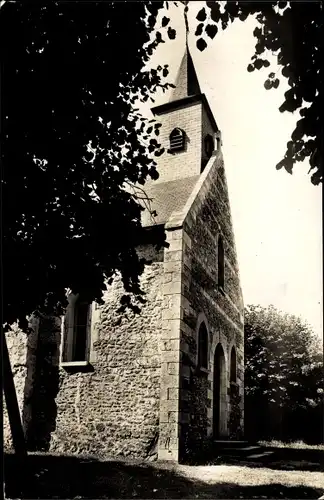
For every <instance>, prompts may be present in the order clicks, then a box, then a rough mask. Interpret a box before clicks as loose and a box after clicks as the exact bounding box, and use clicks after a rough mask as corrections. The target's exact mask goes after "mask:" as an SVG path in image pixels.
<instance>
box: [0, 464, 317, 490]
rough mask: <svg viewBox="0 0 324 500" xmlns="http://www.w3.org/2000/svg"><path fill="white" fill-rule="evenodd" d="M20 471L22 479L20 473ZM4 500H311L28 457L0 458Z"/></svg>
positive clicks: (155, 468)
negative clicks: (160, 499)
mask: <svg viewBox="0 0 324 500" xmlns="http://www.w3.org/2000/svg"><path fill="white" fill-rule="evenodd" d="M22 472H23V475H22ZM5 484H6V497H7V498H10V499H14V498H30V499H31V498H33V499H37V498H43V499H48V498H62V499H74V498H223V499H226V498H233V499H236V498H313V499H317V498H319V497H320V496H321V495H322V494H323V490H319V489H316V488H312V487H308V486H296V487H293V486H285V485H282V484H267V485H261V486H260V485H257V486H240V485H237V484H233V483H217V484H210V483H209V484H208V483H205V482H203V481H197V480H194V479H190V478H187V477H183V476H182V475H181V474H180V473H179V471H177V470H176V469H175V468H174V467H172V466H170V464H163V463H162V464H161V463H159V464H158V463H143V462H139V461H138V462H135V461H132V462H125V461H97V460H95V459H84V458H81V457H61V456H54V455H45V456H44V455H42V456H39V455H31V456H29V457H28V459H27V462H26V463H25V464H21V463H20V464H18V463H17V460H16V459H15V457H14V455H6V456H5Z"/></svg>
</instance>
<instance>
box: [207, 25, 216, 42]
mask: <svg viewBox="0 0 324 500" xmlns="http://www.w3.org/2000/svg"><path fill="white" fill-rule="evenodd" d="M205 31H206V33H207V35H208V36H209V38H211V39H213V38H215V35H216V34H217V31H218V29H217V26H216V24H207V26H206V28H205Z"/></svg>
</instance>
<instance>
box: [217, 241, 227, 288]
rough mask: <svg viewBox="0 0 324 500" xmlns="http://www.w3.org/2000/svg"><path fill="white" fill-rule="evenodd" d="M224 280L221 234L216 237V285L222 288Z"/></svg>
mask: <svg viewBox="0 0 324 500" xmlns="http://www.w3.org/2000/svg"><path fill="white" fill-rule="evenodd" d="M224 282H225V263H224V245H223V240H222V238H221V236H220V237H219V238H218V286H219V287H220V288H222V289H224V284H225V283H224Z"/></svg>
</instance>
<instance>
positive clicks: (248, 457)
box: [245, 451, 274, 460]
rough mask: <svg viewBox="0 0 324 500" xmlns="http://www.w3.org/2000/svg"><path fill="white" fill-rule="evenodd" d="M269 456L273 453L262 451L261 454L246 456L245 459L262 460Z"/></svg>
mask: <svg viewBox="0 0 324 500" xmlns="http://www.w3.org/2000/svg"><path fill="white" fill-rule="evenodd" d="M271 455H274V452H273V451H263V452H262V453H255V454H253V455H248V456H247V457H245V458H246V459H248V460H260V459H262V458H268V457H270V456H271Z"/></svg>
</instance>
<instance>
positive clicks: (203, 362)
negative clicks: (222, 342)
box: [198, 323, 208, 370]
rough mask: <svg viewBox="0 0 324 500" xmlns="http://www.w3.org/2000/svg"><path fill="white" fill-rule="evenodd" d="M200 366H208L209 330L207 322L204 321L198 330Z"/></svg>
mask: <svg viewBox="0 0 324 500" xmlns="http://www.w3.org/2000/svg"><path fill="white" fill-rule="evenodd" d="M198 367H199V368H205V369H206V370H207V368H208V332H207V328H206V326H205V323H202V324H201V325H200V328H199V332H198Z"/></svg>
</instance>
